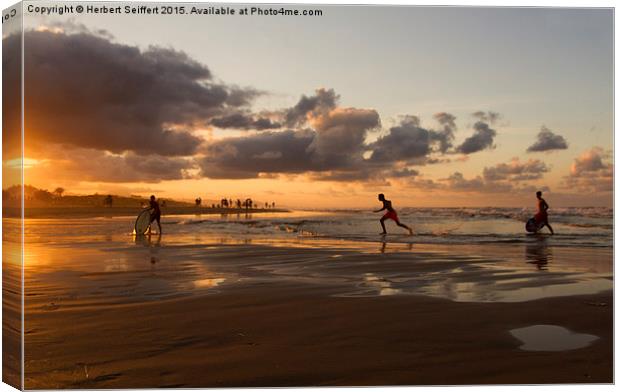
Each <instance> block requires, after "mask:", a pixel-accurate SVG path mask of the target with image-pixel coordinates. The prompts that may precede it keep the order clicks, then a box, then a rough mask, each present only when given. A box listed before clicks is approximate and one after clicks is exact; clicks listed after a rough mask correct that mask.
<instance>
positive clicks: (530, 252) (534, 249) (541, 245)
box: [525, 237, 553, 271]
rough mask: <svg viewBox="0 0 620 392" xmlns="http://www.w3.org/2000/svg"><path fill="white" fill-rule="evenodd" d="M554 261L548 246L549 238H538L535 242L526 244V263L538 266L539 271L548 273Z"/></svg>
mask: <svg viewBox="0 0 620 392" xmlns="http://www.w3.org/2000/svg"><path fill="white" fill-rule="evenodd" d="M552 259H553V253H552V251H551V248H550V247H549V246H548V244H547V237H538V238H537V239H535V240H534V241H533V242H528V243H526V244H525V261H526V262H527V263H529V264H534V265H536V268H537V269H539V270H541V271H546V270H547V269H548V268H547V265H548V264H549V261H551V260H552Z"/></svg>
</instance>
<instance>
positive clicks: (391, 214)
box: [374, 193, 413, 235]
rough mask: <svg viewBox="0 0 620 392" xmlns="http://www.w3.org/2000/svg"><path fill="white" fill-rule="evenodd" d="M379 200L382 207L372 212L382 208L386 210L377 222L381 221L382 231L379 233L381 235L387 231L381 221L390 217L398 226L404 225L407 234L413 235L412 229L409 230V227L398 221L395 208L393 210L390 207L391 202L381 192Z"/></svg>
mask: <svg viewBox="0 0 620 392" xmlns="http://www.w3.org/2000/svg"><path fill="white" fill-rule="evenodd" d="M379 201H381V202H383V208H382V209H380V210H377V211H374V212H381V211H383V210H387V212H386V213H385V215H383V216H382V217H381V219H380V220H379V222H381V227H383V233H381V234H382V235H385V234H387V231H385V223H383V222H384V221H385V220H386V219H391V220H393V221H394V222H396V224H397V225H398V226H400V227H404V228H405V229H407V230H409V234H410V235H413V230H411V228H410V227H409V226H407V225H405V224H402V223H400V221H399V220H398V214H396V210H394V208H392V202H391V201H389V200H387V199H386V198H385V195H383V193H380V194H379Z"/></svg>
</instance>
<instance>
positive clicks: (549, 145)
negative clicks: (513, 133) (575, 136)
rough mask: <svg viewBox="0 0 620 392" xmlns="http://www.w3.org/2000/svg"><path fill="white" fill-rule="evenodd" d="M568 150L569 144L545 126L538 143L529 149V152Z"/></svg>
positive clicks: (541, 130)
mask: <svg viewBox="0 0 620 392" xmlns="http://www.w3.org/2000/svg"><path fill="white" fill-rule="evenodd" d="M567 148H568V143H567V142H566V139H564V137H563V136H562V135H556V134H554V133H553V132H552V131H551V130H550V129H549V128H547V127H545V126H544V125H543V126H542V128H541V129H540V132H538V136H537V137H536V142H535V143H534V144H532V145H531V146H529V147H528V148H527V152H540V151H551V150H566V149H567Z"/></svg>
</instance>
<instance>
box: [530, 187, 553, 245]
mask: <svg viewBox="0 0 620 392" xmlns="http://www.w3.org/2000/svg"><path fill="white" fill-rule="evenodd" d="M536 198H537V199H538V212H537V213H536V215H534V219H536V222H537V223H542V226H540V227H541V228H542V227H544V226H547V227H548V228H549V231H551V234H553V229H552V228H551V225H550V224H549V220H548V219H549V217H548V215H547V210H548V209H549V204H547V202H546V201H545V199H543V198H542V192H541V191H538V192H536Z"/></svg>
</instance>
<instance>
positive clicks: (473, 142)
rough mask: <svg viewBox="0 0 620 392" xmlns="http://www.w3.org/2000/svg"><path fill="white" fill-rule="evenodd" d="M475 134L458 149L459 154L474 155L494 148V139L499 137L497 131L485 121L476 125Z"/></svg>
mask: <svg viewBox="0 0 620 392" xmlns="http://www.w3.org/2000/svg"><path fill="white" fill-rule="evenodd" d="M474 130H475V131H474V134H473V135H472V136H470V137H468V138H467V139H465V141H464V142H463V144H461V145H460V146H458V147H457V149H456V150H457V152H460V153H462V154H472V153H475V152H478V151H482V150H485V149H491V148H493V139H494V138H495V136H496V135H497V131H495V130H494V129H492V128H490V127H489V125H488V124H487V123H485V122H483V121H478V122H476V123H475V124H474Z"/></svg>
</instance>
